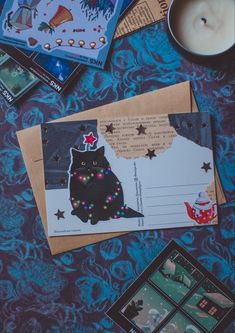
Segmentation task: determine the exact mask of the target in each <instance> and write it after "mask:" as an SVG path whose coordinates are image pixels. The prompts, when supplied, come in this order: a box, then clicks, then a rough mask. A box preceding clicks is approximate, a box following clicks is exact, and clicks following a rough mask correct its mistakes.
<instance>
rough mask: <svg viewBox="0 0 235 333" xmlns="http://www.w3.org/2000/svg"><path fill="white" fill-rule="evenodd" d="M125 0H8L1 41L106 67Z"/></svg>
mask: <svg viewBox="0 0 235 333" xmlns="http://www.w3.org/2000/svg"><path fill="white" fill-rule="evenodd" d="M122 4H123V0H68V1H66V2H64V1H61V0H48V1H45V0H9V1H6V3H5V4H4V7H3V11H2V15H1V24H0V36H1V37H0V41H1V43H3V44H9V45H12V46H14V47H17V48H23V49H27V50H29V51H34V52H39V53H44V54H46V55H51V56H54V57H59V58H64V59H66V60H70V61H75V62H79V63H81V64H86V65H90V66H95V67H99V68H103V67H104V65H105V61H106V58H107V55H108V51H109V48H110V45H111V42H112V38H113V34H114V31H115V28H116V24H117V21H118V18H119V15H120V13H121V9H122Z"/></svg>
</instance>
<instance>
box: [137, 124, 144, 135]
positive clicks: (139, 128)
mask: <svg viewBox="0 0 235 333" xmlns="http://www.w3.org/2000/svg"><path fill="white" fill-rule="evenodd" d="M136 129H137V131H138V135H140V134H146V133H145V131H146V127H144V126H143V125H142V124H141V125H140V126H139V127H137V128H136Z"/></svg>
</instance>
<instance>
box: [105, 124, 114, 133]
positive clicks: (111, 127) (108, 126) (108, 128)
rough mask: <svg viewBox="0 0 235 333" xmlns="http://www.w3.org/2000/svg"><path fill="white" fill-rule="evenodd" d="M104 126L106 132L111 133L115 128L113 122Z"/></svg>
mask: <svg viewBox="0 0 235 333" xmlns="http://www.w3.org/2000/svg"><path fill="white" fill-rule="evenodd" d="M105 126H106V133H108V132H109V133H111V134H113V131H114V130H115V127H114V126H113V124H112V123H111V124H110V125H105Z"/></svg>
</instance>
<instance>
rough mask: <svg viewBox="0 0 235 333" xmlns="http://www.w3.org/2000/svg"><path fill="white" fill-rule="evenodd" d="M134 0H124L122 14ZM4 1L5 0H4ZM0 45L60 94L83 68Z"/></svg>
mask: <svg viewBox="0 0 235 333" xmlns="http://www.w3.org/2000/svg"><path fill="white" fill-rule="evenodd" d="M133 2H134V0H124V1H123V5H122V10H121V16H123V15H124V14H125V13H126V11H127V10H128V8H129V7H131V6H132V5H133ZM4 3H5V1H4ZM0 47H1V48H2V50H3V51H5V52H6V53H7V54H8V55H9V56H10V57H11V58H12V59H14V60H16V61H17V62H18V63H19V65H21V66H23V67H24V68H26V69H27V70H29V71H31V73H33V74H34V75H36V76H37V77H38V78H39V79H40V80H41V81H42V82H43V83H45V84H47V85H48V86H50V87H51V88H52V89H54V91H56V92H57V93H59V94H61V93H63V92H64V90H65V89H66V88H67V86H68V85H69V84H70V83H71V82H72V81H73V79H74V78H75V77H76V76H77V75H78V73H79V72H80V71H81V70H82V68H84V66H82V65H81V64H79V63H77V62H73V61H69V60H66V59H62V58H58V57H54V56H51V55H50V54H42V53H38V52H35V51H34V50H32V51H29V50H25V49H21V48H17V47H14V46H10V45H7V44H0Z"/></svg>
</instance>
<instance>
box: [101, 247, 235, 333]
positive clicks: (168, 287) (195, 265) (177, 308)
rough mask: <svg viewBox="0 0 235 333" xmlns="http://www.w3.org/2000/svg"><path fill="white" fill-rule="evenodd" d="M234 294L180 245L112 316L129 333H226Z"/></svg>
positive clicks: (159, 261) (155, 262)
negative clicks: (225, 329)
mask: <svg viewBox="0 0 235 333" xmlns="http://www.w3.org/2000/svg"><path fill="white" fill-rule="evenodd" d="M233 300H234V297H233V295H232V293H231V292H230V291H229V290H228V289H227V288H226V287H225V286H224V285H223V284H221V283H220V282H219V281H218V280H217V279H216V278H215V277H214V276H213V275H212V274H210V273H209V272H208V271H207V270H206V269H205V268H204V267H203V266H202V265H201V264H200V263H199V262H198V261H197V260H195V259H194V258H193V257H192V256H191V255H190V254H189V253H188V252H186V251H185V250H184V249H183V248H182V247H180V246H179V245H178V244H177V243H175V242H174V241H172V242H170V243H169V244H168V246H167V247H166V248H165V249H164V250H163V251H162V253H160V255H159V256H158V257H157V258H155V259H154V260H153V261H152V263H151V264H150V265H149V266H148V267H147V268H146V270H145V271H144V272H143V273H142V274H141V275H140V276H139V277H138V279H137V280H136V281H135V282H134V283H133V284H132V285H131V286H130V287H129V288H128V289H127V290H126V291H125V293H124V294H123V295H122V296H121V297H120V298H119V299H118V300H117V301H116V303H115V304H114V305H112V307H111V308H110V309H109V310H108V312H107V314H108V315H109V316H110V317H111V318H112V319H113V320H114V321H115V322H117V324H118V325H120V326H121V327H122V328H123V329H125V331H126V332H129V333H153V332H154V333H221V332H224V330H223V329H224V328H225V327H226V326H227V325H228V324H229V323H230V321H231V319H232V315H233V310H234V301H233Z"/></svg>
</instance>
